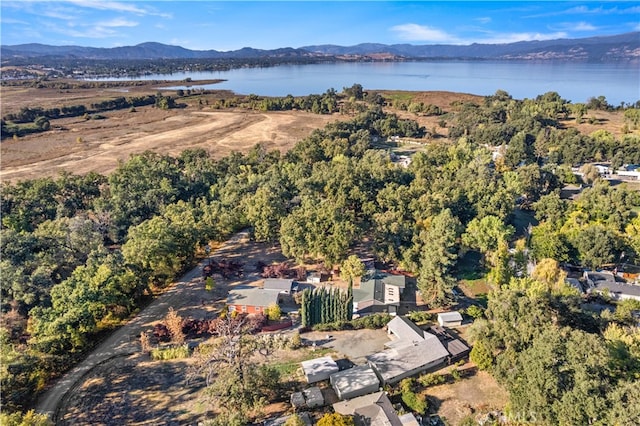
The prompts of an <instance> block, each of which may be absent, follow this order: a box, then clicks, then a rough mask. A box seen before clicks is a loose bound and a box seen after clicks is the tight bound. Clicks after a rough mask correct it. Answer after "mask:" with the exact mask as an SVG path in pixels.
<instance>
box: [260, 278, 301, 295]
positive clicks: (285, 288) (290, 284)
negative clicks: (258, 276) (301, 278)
mask: <svg viewBox="0 0 640 426" xmlns="http://www.w3.org/2000/svg"><path fill="white" fill-rule="evenodd" d="M262 288H264V289H265V290H278V291H279V292H280V293H285V294H291V293H292V292H293V291H295V290H296V289H297V287H296V282H295V281H294V280H290V279H283V278H267V279H265V280H264V284H263V285H262Z"/></svg>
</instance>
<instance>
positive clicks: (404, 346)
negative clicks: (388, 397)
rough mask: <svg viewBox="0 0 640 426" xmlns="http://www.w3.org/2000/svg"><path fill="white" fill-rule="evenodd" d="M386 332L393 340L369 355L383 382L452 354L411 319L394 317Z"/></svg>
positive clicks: (407, 373) (413, 372)
mask: <svg viewBox="0 0 640 426" xmlns="http://www.w3.org/2000/svg"><path fill="white" fill-rule="evenodd" d="M387 332H388V333H389V335H390V336H392V339H393V340H392V341H391V342H389V343H387V344H386V345H385V346H386V348H387V349H385V350H384V351H382V352H378V353H376V354H373V355H370V356H367V357H366V359H367V361H368V363H369V365H371V367H373V369H374V370H375V372H376V374H377V375H378V377H379V378H380V381H381V382H382V384H383V385H386V384H394V383H397V382H399V381H400V380H402V379H404V378H406V377H410V376H413V375H415V374H418V373H420V372H422V371H425V370H428V369H430V368H433V367H435V366H437V365H440V364H442V363H444V362H445V360H446V359H447V358H448V357H449V355H450V353H449V352H448V351H447V349H446V348H445V346H444V345H443V344H442V342H441V341H440V339H439V338H438V337H436V336H434V335H433V334H431V333H428V332H426V331H424V330H422V329H421V328H420V327H418V326H417V325H415V324H414V323H413V322H412V321H411V320H409V319H408V318H405V317H402V316H397V317H395V318H393V319H392V320H391V321H389V323H388V324H387Z"/></svg>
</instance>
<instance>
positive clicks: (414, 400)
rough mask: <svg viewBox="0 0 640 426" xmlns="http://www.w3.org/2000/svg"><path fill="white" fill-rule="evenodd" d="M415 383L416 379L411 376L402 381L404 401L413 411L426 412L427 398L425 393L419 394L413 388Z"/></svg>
mask: <svg viewBox="0 0 640 426" xmlns="http://www.w3.org/2000/svg"><path fill="white" fill-rule="evenodd" d="M414 385H415V380H414V379H411V378H409V379H404V380H402V381H401V382H400V391H401V392H402V395H401V398H402V402H403V403H404V405H405V406H406V407H407V408H408V409H410V410H411V411H415V412H416V413H419V414H424V413H426V411H427V408H428V404H427V399H426V397H425V396H424V395H419V394H417V393H416V392H415V391H414V390H413V388H414Z"/></svg>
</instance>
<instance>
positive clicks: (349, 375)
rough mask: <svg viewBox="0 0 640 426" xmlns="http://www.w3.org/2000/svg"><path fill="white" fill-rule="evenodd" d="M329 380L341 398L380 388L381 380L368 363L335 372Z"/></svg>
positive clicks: (364, 393) (349, 397)
mask: <svg viewBox="0 0 640 426" xmlns="http://www.w3.org/2000/svg"><path fill="white" fill-rule="evenodd" d="M329 382H330V383H331V386H332V387H333V390H335V391H336V395H337V396H338V398H340V399H351V398H355V397H358V396H362V395H366V394H368V393H372V392H376V391H377V390H379V389H380V380H378V376H377V375H376V373H375V372H374V371H373V369H372V368H371V367H370V366H368V365H360V366H357V367H353V368H349V369H347V370H344V371H340V372H338V373H333V374H332V375H331V376H330V377H329Z"/></svg>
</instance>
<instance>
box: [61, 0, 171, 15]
mask: <svg viewBox="0 0 640 426" xmlns="http://www.w3.org/2000/svg"><path fill="white" fill-rule="evenodd" d="M67 1H69V3H72V4H74V5H76V6H80V7H86V8H90V9H97V10H109V11H112V12H127V13H135V14H136V15H152V16H161V17H163V18H171V17H172V16H171V14H168V13H158V12H155V11H154V10H151V9H149V8H141V7H138V6H136V5H134V4H132V3H123V2H117V1H97V0H67Z"/></svg>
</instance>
